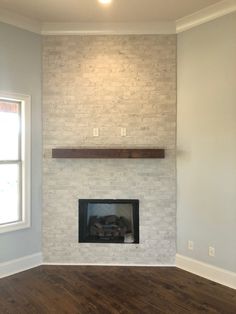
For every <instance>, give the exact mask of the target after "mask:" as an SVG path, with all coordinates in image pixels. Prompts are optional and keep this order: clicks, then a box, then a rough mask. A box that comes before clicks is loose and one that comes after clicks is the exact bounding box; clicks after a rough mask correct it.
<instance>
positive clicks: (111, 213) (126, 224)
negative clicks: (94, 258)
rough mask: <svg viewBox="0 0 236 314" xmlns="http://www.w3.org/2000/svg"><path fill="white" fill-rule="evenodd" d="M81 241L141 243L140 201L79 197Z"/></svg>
mask: <svg viewBox="0 0 236 314" xmlns="http://www.w3.org/2000/svg"><path fill="white" fill-rule="evenodd" d="M79 242H86V243H139V201H138V200H110V199H109V200H107V199H106V200H94V199H90V200H85V199H80V200H79Z"/></svg>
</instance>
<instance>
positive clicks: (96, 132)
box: [93, 128, 99, 136]
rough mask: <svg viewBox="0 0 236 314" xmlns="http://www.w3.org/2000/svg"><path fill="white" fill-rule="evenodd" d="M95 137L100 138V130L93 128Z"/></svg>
mask: <svg viewBox="0 0 236 314" xmlns="http://www.w3.org/2000/svg"><path fill="white" fill-rule="evenodd" d="M93 136H99V129H98V128H93Z"/></svg>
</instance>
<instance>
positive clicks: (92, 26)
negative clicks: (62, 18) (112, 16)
mask: <svg viewBox="0 0 236 314" xmlns="http://www.w3.org/2000/svg"><path fill="white" fill-rule="evenodd" d="M174 33H175V22H156V23H43V24H42V31H41V34H42V35H145V34H174Z"/></svg>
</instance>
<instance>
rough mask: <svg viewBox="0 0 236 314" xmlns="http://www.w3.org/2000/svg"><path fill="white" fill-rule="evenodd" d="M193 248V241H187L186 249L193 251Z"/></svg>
mask: <svg viewBox="0 0 236 314" xmlns="http://www.w3.org/2000/svg"><path fill="white" fill-rule="evenodd" d="M193 248H194V243H193V241H190V240H189V241H188V249H189V250H191V251H193Z"/></svg>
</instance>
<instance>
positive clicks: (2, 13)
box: [0, 9, 41, 34]
mask: <svg viewBox="0 0 236 314" xmlns="http://www.w3.org/2000/svg"><path fill="white" fill-rule="evenodd" d="M0 22H3V23H6V24H10V25H13V26H16V27H19V28H22V29H24V30H27V31H30V32H33V33H37V34H40V33H41V23H40V22H37V21H35V20H33V19H30V18H28V17H25V16H23V15H20V14H16V13H13V12H11V11H8V10H4V9H1V10H0Z"/></svg>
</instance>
